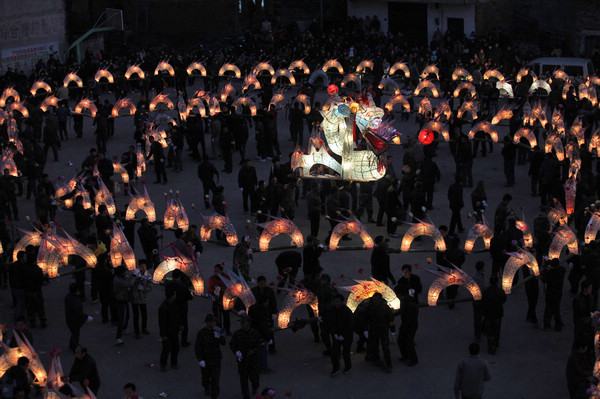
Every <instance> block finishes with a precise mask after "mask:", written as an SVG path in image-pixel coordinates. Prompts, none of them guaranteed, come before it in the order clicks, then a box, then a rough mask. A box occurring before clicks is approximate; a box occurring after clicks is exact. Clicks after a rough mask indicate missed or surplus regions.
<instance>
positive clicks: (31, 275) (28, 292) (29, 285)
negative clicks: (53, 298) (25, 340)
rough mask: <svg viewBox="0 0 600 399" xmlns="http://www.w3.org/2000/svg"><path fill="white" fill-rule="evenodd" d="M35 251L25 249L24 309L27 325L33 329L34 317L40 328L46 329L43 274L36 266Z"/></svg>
mask: <svg viewBox="0 0 600 399" xmlns="http://www.w3.org/2000/svg"><path fill="white" fill-rule="evenodd" d="M37 253H38V251H37V249H36V248H35V247H34V246H32V245H28V246H27V247H26V248H25V264H24V265H23V282H24V285H23V289H24V291H25V308H26V309H27V318H28V319H29V325H30V326H31V327H32V328H35V324H36V323H35V316H36V315H37V316H38V318H39V320H40V327H41V328H46V327H47V324H46V309H45V307H44V295H43V293H42V286H43V285H44V272H43V271H42V269H41V268H39V267H38V265H37Z"/></svg>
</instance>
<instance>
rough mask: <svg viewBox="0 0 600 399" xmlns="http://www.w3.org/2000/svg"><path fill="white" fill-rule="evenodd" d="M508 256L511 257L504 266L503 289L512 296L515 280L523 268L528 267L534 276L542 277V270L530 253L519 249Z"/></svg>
mask: <svg viewBox="0 0 600 399" xmlns="http://www.w3.org/2000/svg"><path fill="white" fill-rule="evenodd" d="M507 255H510V258H509V259H508V260H507V261H506V264H505V265H504V272H503V273H502V289H503V290H504V292H505V293H507V294H510V292H511V288H512V283H513V279H514V277H515V274H516V273H517V271H518V270H519V269H520V268H521V266H527V267H528V268H529V270H531V274H533V275H534V276H539V275H540V269H539V267H538V263H537V260H536V259H535V256H533V254H532V253H530V252H529V251H524V250H522V249H520V248H519V249H518V251H517V252H508V253H507Z"/></svg>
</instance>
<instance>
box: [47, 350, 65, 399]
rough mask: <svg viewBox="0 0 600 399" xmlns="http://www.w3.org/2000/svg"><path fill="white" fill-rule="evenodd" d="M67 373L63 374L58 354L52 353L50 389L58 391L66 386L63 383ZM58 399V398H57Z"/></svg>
mask: <svg viewBox="0 0 600 399" xmlns="http://www.w3.org/2000/svg"><path fill="white" fill-rule="evenodd" d="M63 378H65V373H64V372H63V368H62V364H61V363H60V357H59V355H58V354H57V353H53V351H51V352H50V369H49V370H48V389H54V390H58V389H60V388H61V387H63V386H64V385H65V383H64V382H63ZM57 398H58V396H57Z"/></svg>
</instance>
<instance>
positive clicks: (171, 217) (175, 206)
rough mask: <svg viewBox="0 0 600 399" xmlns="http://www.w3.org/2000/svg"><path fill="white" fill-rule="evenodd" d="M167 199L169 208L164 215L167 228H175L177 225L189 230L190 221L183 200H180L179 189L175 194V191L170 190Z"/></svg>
mask: <svg viewBox="0 0 600 399" xmlns="http://www.w3.org/2000/svg"><path fill="white" fill-rule="evenodd" d="M165 199H166V200H167V210H166V211H165V216H164V217H163V223H164V226H165V229H174V228H175V226H176V225H177V228H180V229H182V230H183V231H187V230H188V228H189V226H190V222H189V219H188V217H187V214H186V213H185V209H184V208H183V205H182V204H181V201H179V191H177V192H176V193H175V194H173V191H169V195H167V194H165Z"/></svg>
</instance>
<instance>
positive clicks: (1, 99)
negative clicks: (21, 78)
mask: <svg viewBox="0 0 600 399" xmlns="http://www.w3.org/2000/svg"><path fill="white" fill-rule="evenodd" d="M9 98H12V99H13V102H17V103H18V102H20V101H21V96H20V95H19V92H18V91H16V90H15V88H14V87H12V86H10V87H7V88H6V89H4V91H3V92H2V96H0V107H6V100H8V99H9Z"/></svg>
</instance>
